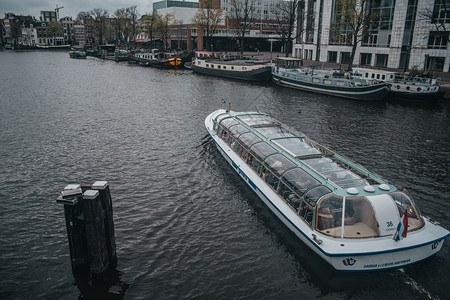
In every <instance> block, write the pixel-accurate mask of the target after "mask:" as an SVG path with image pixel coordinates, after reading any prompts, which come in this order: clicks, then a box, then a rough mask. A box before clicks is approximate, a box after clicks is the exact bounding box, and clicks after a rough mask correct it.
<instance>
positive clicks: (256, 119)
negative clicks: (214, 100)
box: [238, 114, 279, 126]
mask: <svg viewBox="0 0 450 300" xmlns="http://www.w3.org/2000/svg"><path fill="white" fill-rule="evenodd" d="M238 119H240V120H241V121H243V122H244V123H246V124H247V125H249V126H256V125H270V124H279V122H278V121H277V120H275V119H274V118H272V117H271V116H268V115H256V114H255V115H241V116H238Z"/></svg>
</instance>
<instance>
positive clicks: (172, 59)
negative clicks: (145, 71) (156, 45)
mask: <svg viewBox="0 0 450 300" xmlns="http://www.w3.org/2000/svg"><path fill="white" fill-rule="evenodd" d="M129 59H130V62H131V63H137V64H139V65H142V66H147V67H154V68H181V67H182V60H181V58H179V57H178V56H177V55H176V54H173V53H158V52H136V53H134V54H133V55H131V56H130V58H129Z"/></svg>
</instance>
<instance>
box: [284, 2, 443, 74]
mask: <svg viewBox="0 0 450 300" xmlns="http://www.w3.org/2000/svg"><path fill="white" fill-rule="evenodd" d="M368 2H369V4H368V9H369V12H368V13H371V14H377V15H378V16H379V18H377V21H376V22H375V24H372V25H371V26H372V28H371V31H370V34H369V35H367V36H366V37H365V38H364V39H363V40H362V41H360V42H359V43H358V46H357V49H356V54H355V57H354V60H353V65H359V66H372V67H381V68H383V67H384V68H394V69H412V68H417V69H425V70H437V71H444V72H449V71H450V50H449V49H448V48H449V47H448V45H449V43H448V38H449V31H450V7H447V6H449V4H450V2H449V1H448V0H368ZM336 10H337V8H336V0H305V7H304V10H303V11H302V10H299V14H298V18H297V26H296V28H297V31H298V32H299V37H298V38H297V39H296V41H294V46H293V51H292V56H294V57H300V58H304V59H310V60H317V61H321V62H333V63H343V64H346V63H349V60H350V54H351V50H352V47H351V46H348V45H343V44H339V43H337V42H336V39H335V38H333V30H330V28H331V27H332V26H333V20H334V18H335V17H336ZM432 14H433V18H434V19H433V22H432V18H431V15H432ZM439 24H444V27H445V26H447V28H444V27H442V26H440V27H439V26H438V25H439ZM445 24H446V25H445Z"/></svg>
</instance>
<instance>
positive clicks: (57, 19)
mask: <svg viewBox="0 0 450 300" xmlns="http://www.w3.org/2000/svg"><path fill="white" fill-rule="evenodd" d="M61 8H64V6H61V7H58V4H56V8H55V11H56V21H58V22H59V10H60V9H61Z"/></svg>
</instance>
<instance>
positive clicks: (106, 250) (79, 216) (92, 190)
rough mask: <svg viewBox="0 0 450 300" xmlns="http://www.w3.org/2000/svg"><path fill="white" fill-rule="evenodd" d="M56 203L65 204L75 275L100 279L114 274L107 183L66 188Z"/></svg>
mask: <svg viewBox="0 0 450 300" xmlns="http://www.w3.org/2000/svg"><path fill="white" fill-rule="evenodd" d="M56 202H58V203H62V204H64V215H65V219H66V227H67V236H68V240H69V249H70V259H71V265H72V272H73V274H74V276H75V277H79V276H85V275H89V277H91V278H101V277H103V276H106V275H108V273H109V272H110V271H114V270H115V268H116V266H117V252H116V241H115V235H114V221H113V210H112V201H111V194H110V190H109V186H108V183H107V182H106V181H97V182H95V183H94V184H93V185H92V186H82V185H79V184H70V185H67V186H66V187H65V188H64V190H63V191H62V192H61V195H60V196H59V197H58V198H57V199H56Z"/></svg>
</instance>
